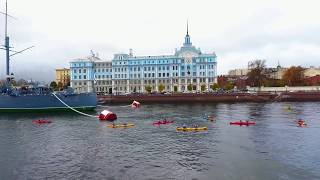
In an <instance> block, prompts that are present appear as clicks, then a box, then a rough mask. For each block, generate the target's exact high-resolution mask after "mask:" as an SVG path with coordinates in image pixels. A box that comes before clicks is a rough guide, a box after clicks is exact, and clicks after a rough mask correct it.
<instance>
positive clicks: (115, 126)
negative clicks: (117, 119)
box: [108, 124, 134, 128]
mask: <svg viewBox="0 0 320 180" xmlns="http://www.w3.org/2000/svg"><path fill="white" fill-rule="evenodd" d="M133 126H134V124H116V125H114V126H113V125H112V124H109V125H108V127H109V128H129V127H133Z"/></svg>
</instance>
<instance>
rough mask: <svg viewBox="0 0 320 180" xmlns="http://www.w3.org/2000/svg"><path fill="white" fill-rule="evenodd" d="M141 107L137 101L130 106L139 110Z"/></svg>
mask: <svg viewBox="0 0 320 180" xmlns="http://www.w3.org/2000/svg"><path fill="white" fill-rule="evenodd" d="M140 106H141V104H140V103H139V102H138V101H133V102H132V104H131V107H132V108H139V107H140Z"/></svg>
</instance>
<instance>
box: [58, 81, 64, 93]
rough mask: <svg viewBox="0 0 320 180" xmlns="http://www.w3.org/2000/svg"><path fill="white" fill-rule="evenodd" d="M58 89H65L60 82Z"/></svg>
mask: <svg viewBox="0 0 320 180" xmlns="http://www.w3.org/2000/svg"><path fill="white" fill-rule="evenodd" d="M58 89H59V91H60V90H62V89H63V84H62V82H58Z"/></svg>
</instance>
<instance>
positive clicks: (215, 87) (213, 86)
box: [211, 83, 220, 90]
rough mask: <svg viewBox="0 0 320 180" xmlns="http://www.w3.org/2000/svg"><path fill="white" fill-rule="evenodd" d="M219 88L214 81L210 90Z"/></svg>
mask: <svg viewBox="0 0 320 180" xmlns="http://www.w3.org/2000/svg"><path fill="white" fill-rule="evenodd" d="M219 88H220V86H219V85H218V84H217V83H214V84H213V85H212V88H211V89H212V90H218V89H219Z"/></svg>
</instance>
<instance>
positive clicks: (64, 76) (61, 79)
mask: <svg viewBox="0 0 320 180" xmlns="http://www.w3.org/2000/svg"><path fill="white" fill-rule="evenodd" d="M56 83H57V84H59V83H61V84H62V86H63V87H65V86H69V85H70V69H67V68H63V69H56Z"/></svg>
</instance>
